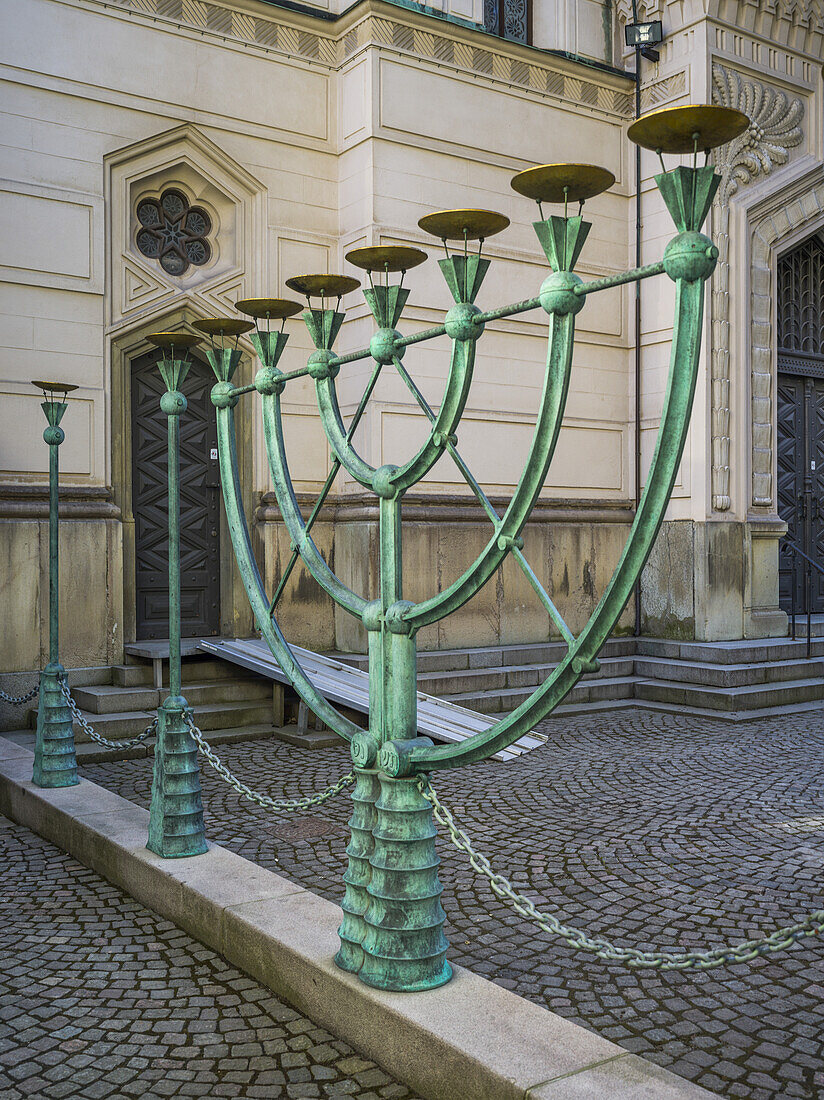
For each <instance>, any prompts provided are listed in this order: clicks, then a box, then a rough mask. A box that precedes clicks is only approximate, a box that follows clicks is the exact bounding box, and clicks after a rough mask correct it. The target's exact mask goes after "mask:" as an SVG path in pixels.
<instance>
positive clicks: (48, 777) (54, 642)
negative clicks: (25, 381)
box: [32, 382, 79, 787]
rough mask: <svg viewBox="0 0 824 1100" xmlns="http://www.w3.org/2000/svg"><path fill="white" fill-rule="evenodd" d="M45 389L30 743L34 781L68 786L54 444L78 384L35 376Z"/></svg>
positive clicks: (69, 732)
mask: <svg viewBox="0 0 824 1100" xmlns="http://www.w3.org/2000/svg"><path fill="white" fill-rule="evenodd" d="M32 385H33V386H37V388H38V389H40V390H42V391H43V397H44V398H45V400H44V401H43V404H42V408H43V412H44V413H45V414H46V420H48V422H49V423H48V427H47V428H46V430H45V431H44V432H43V439H44V440H45V441H46V443H48V445H49V663H48V664H47V665H46V667H45V668H44V669H43V672H42V673H41V675H40V700H39V704H38V707H37V735H36V738H35V743H34V772H33V774H32V782H33V783H35V784H36V785H37V786H38V787H72V786H74V785H75V784H76V783H79V779H78V778H77V760H76V757H75V750H74V730H73V728H72V715H71V711H70V710H69V708H68V705H67V703H66V698H65V696H64V695H63V691H62V687H61V683H62V681H63V679H64V677H65V675H66V670H65V669H64V668H63V666H62V665H61V664H60V658H59V652H60V648H59V646H60V638H59V634H60V630H59V621H60V611H59V606H58V605H59V583H58V582H59V561H58V532H59V516H58V495H59V494H58V450H59V447H60V444H61V443H62V442H63V440H64V439H65V438H66V436H65V433H64V431H63V429H62V428H61V427H60V421H61V420H62V419H63V414H64V413H65V411H66V408H67V405H66V402H65V400H61V399H60V398H59V397H58V396H57V395H58V394H59V395H61V396H62V398H65V396H66V394H67V393H70V392H71V391H72V390H76V389H77V386H69V385H66V384H64V383H61V382H33V383H32Z"/></svg>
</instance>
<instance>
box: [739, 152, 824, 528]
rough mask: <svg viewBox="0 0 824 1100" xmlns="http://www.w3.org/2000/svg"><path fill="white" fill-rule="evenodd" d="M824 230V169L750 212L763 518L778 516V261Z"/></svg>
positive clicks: (755, 502)
mask: <svg viewBox="0 0 824 1100" xmlns="http://www.w3.org/2000/svg"><path fill="white" fill-rule="evenodd" d="M822 227H824V168H823V167H822V166H821V165H820V164H818V165H816V167H815V168H814V169H812V170H811V171H807V172H805V173H804V174H803V175H801V176H799V177H798V178H797V179H795V180H794V181H793V182H792V183H790V184H788V185H787V186H785V187H783V188H781V189H780V190H779V191H777V192H775V193H774V194H772V195H771V196H769V198H766V199H764V200H762V201H761V202H759V203H758V204H757V205H754V206H753V207H751V208H750V209H749V211H748V216H747V230H748V232H747V235H746V239H747V243H748V245H749V263H748V267H749V280H750V294H749V296H748V302H747V304H748V305H749V307H750V309H749V318H748V319H747V320H746V322H745V323H746V324H747V330H748V331H747V339H746V344H747V351H748V357H749V364H750V405H749V412H750V432H749V445H750V470H751V480H750V486H749V494H748V505H749V507H750V508H752V509H753V510H754V511H755V514H757V515H759V516H764V515H770V516H772V515H775V514H776V508H777V504H776V491H775V484H776V481H775V479H776V454H775V451H776V442H777V424H776V408H775V394H776V385H777V379H778V351H777V340H776V334H777V331H778V329H777V295H776V276H777V265H778V257H779V256H780V255H781V254H783V253H785V252H788V251H789V250H790V249H791V248H793V247H794V246H795V245H796V244H798V243H800V242H801V241H803V240H804V239H805V238H806V237H809V236H810V235H811V234H812V233H815V232H816V231H818V230H819V229H821V228H822ZM742 320H743V319H742ZM742 331H745V330H742Z"/></svg>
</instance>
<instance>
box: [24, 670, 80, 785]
mask: <svg viewBox="0 0 824 1100" xmlns="http://www.w3.org/2000/svg"><path fill="white" fill-rule="evenodd" d="M64 675H65V673H64V670H63V666H62V665H60V664H57V663H56V662H55V663H54V664H48V665H46V667H45V668H44V669H43V671H42V673H41V674H40V699H39V703H38V707H37V736H36V738H35V742H34V771H33V773H32V783H34V784H35V785H36V786H38V787H73V786H74V785H75V784H76V783H79V782H80V780H79V779H78V778H77V759H76V757H75V752H74V730H73V729H72V714H71V711H70V710H69V708H68V705H67V703H66V699H65V696H64V695H63V692H62V690H61V688H60V681H61V678H62V677H63V676H64Z"/></svg>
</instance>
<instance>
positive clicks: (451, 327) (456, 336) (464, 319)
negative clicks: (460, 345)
mask: <svg viewBox="0 0 824 1100" xmlns="http://www.w3.org/2000/svg"><path fill="white" fill-rule="evenodd" d="M480 312H481V311H480V310H479V309H478V307H477V306H476V305H473V304H472V303H471V302H458V303H457V305H454V306H452V308H451V309H450V311H449V312H448V313H447V315H446V318H445V319H444V326H443V327H444V328H445V329H446V335H447V336H448V337H449V338H450V340H477V339H478V337H479V336H480V335H481V333H482V332H483V330H484V323H483V321H479V320H478V319H477V318H478V315H479V314H480Z"/></svg>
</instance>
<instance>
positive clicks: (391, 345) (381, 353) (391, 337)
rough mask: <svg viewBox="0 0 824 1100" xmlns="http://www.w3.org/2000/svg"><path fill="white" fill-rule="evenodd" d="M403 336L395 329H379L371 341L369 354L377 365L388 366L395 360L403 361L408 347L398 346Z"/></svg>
mask: <svg viewBox="0 0 824 1100" xmlns="http://www.w3.org/2000/svg"><path fill="white" fill-rule="evenodd" d="M400 339H402V337H401V334H400V333H399V332H398V330H397V329H394V328H379V329H378V331H377V332H376V333H375V335H374V336H373V337H372V339H371V340H370V341H369V353H370V355H371V356H372V358H373V359H374V360H375V362H376V363H380V364H382V365H383V366H386V365H387V364H388V363H391V362H392V360H393V359H403V353H404V352H405V351H406V345H405V344H401V345H400V346H399V345H398V341H399V340H400Z"/></svg>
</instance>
